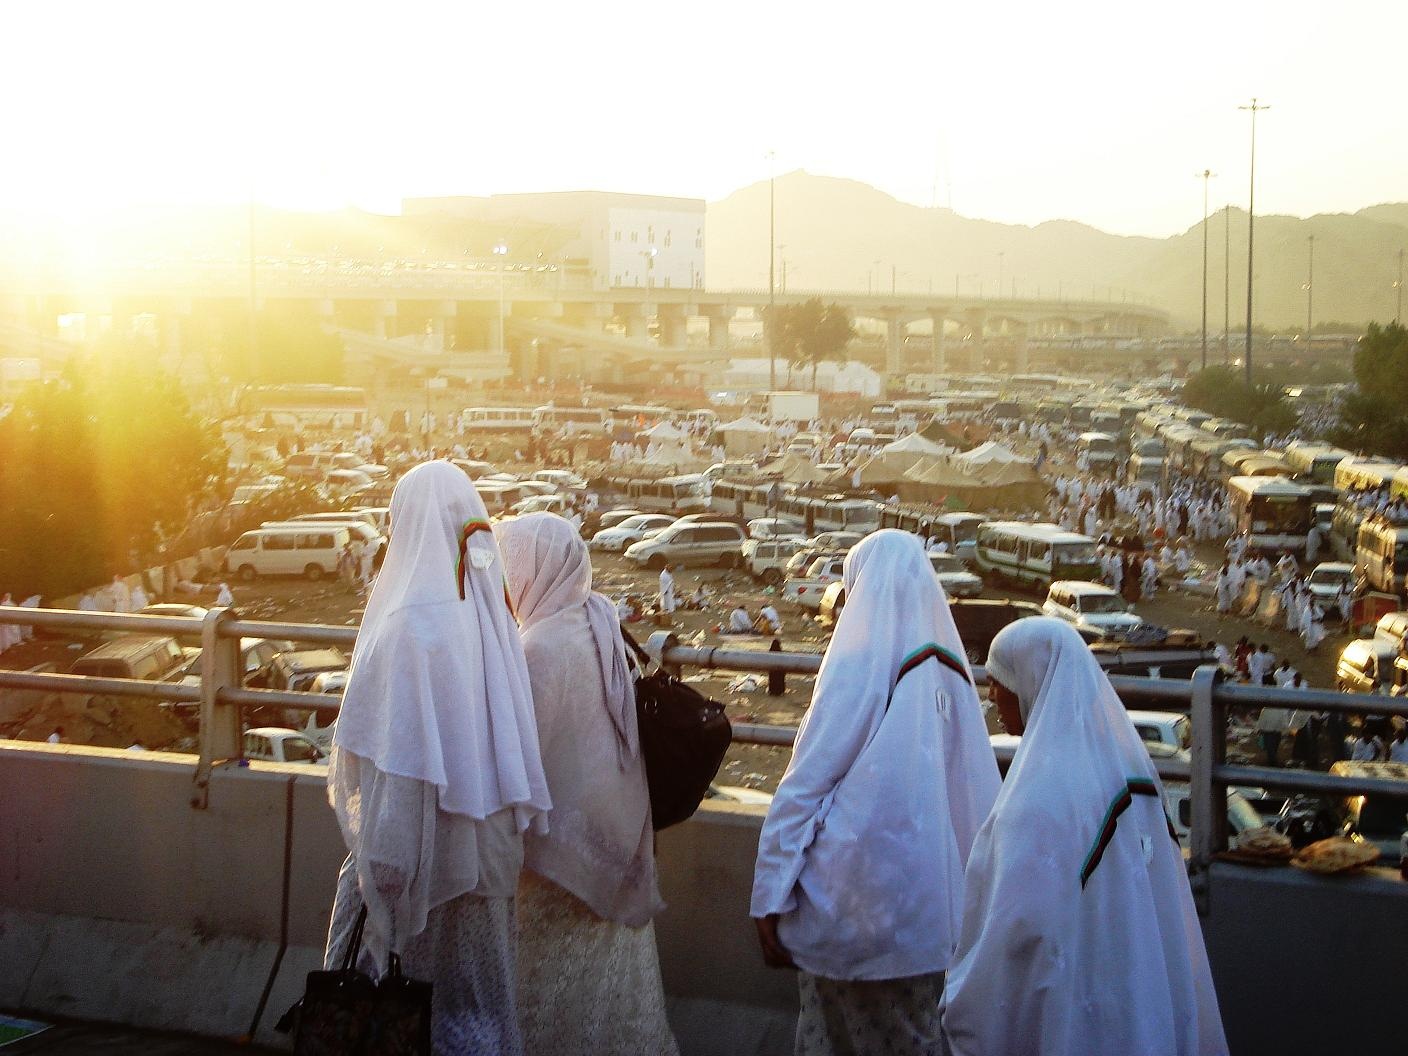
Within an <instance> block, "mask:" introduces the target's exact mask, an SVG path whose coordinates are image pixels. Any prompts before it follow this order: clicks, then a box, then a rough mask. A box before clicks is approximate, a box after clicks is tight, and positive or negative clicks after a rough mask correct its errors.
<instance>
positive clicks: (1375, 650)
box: [1342, 638, 1398, 658]
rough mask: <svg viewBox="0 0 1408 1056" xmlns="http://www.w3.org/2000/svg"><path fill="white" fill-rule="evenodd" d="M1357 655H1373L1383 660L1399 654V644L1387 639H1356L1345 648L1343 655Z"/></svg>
mask: <svg viewBox="0 0 1408 1056" xmlns="http://www.w3.org/2000/svg"><path fill="white" fill-rule="evenodd" d="M1351 650H1353V651H1354V652H1356V653H1372V654H1373V655H1374V656H1377V657H1379V658H1383V657H1386V656H1393V655H1394V654H1395V653H1397V652H1398V643H1397V642H1394V641H1389V640H1388V639H1387V638H1356V639H1355V640H1354V641H1352V642H1350V643H1349V644H1348V645H1346V646H1345V647H1344V653H1343V654H1342V655H1344V656H1348V655H1350V651H1351Z"/></svg>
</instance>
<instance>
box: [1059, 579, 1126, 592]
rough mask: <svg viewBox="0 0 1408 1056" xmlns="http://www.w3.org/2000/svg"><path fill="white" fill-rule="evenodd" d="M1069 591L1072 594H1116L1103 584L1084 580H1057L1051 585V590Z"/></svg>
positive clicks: (1111, 588)
mask: <svg viewBox="0 0 1408 1056" xmlns="http://www.w3.org/2000/svg"><path fill="white" fill-rule="evenodd" d="M1057 588H1060V589H1061V590H1069V591H1070V592H1071V593H1072V594H1078V595H1079V594H1105V595H1111V594H1118V593H1119V592H1118V591H1117V590H1115V589H1114V587H1107V586H1105V584H1104V583H1091V582H1090V581H1089V580H1085V579H1058V580H1056V582H1054V583H1052V584H1051V589H1052V590H1056V589H1057Z"/></svg>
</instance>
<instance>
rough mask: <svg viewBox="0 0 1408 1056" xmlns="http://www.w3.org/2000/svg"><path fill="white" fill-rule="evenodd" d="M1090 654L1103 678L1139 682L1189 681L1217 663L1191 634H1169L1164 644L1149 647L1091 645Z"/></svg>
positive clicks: (1115, 644)
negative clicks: (1135, 678)
mask: <svg viewBox="0 0 1408 1056" xmlns="http://www.w3.org/2000/svg"><path fill="white" fill-rule="evenodd" d="M1090 652H1091V655H1093V656H1094V657H1095V662H1096V663H1098V664H1099V665H1100V667H1101V669H1102V670H1103V671H1104V672H1105V674H1107V675H1136V676H1139V677H1141V678H1192V677H1193V672H1194V671H1196V670H1197V669H1198V668H1200V667H1202V666H1203V665H1204V664H1215V663H1217V656H1216V655H1215V654H1214V652H1213V651H1212V650H1211V649H1207V648H1205V647H1204V643H1203V642H1202V641H1201V640H1200V639H1199V638H1198V637H1197V635H1195V634H1193V633H1192V632H1191V631H1170V632H1169V634H1168V637H1167V638H1166V639H1165V640H1164V641H1163V642H1158V643H1149V644H1133V643H1130V642H1118V641H1102V642H1091V643H1090Z"/></svg>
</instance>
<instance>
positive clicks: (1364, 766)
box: [1330, 759, 1408, 781]
mask: <svg viewBox="0 0 1408 1056" xmlns="http://www.w3.org/2000/svg"><path fill="white" fill-rule="evenodd" d="M1330 773H1332V774H1334V775H1336V776H1337V777H1373V778H1382V779H1384V780H1386V781H1408V763H1385V762H1374V763H1370V762H1354V761H1352V760H1348V759H1345V760H1341V761H1340V762H1338V763H1334V764H1332V765H1331V766H1330Z"/></svg>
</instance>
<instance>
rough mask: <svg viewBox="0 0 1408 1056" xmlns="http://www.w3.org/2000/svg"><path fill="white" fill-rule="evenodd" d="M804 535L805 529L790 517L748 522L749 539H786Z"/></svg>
mask: <svg viewBox="0 0 1408 1056" xmlns="http://www.w3.org/2000/svg"><path fill="white" fill-rule="evenodd" d="M805 534H806V528H805V527H804V526H803V525H802V524H801V523H800V522H799V521H794V520H792V518H790V517H755V518H753V520H751V521H749V522H748V538H750V539H786V538H789V537H793V536H795V537H802V536H804V535H805Z"/></svg>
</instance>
